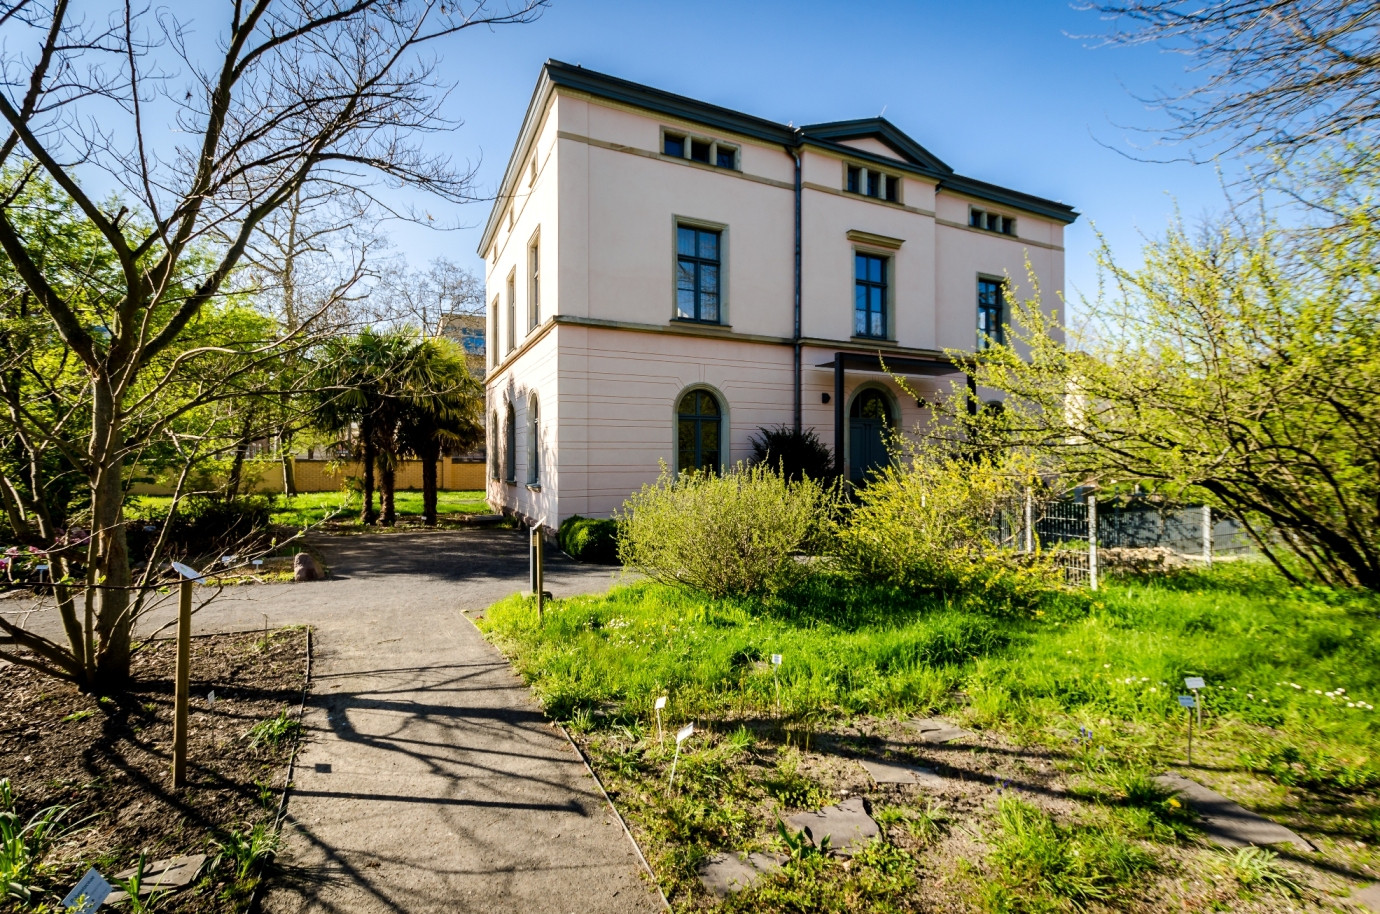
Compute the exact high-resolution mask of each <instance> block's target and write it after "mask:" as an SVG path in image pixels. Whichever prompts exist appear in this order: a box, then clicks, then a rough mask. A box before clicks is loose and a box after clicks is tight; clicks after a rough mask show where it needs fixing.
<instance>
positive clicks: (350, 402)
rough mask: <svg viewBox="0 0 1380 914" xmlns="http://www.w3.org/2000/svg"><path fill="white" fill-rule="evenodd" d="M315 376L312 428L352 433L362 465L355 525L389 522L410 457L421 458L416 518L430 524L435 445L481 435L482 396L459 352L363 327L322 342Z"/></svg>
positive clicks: (459, 443) (465, 443) (466, 443)
mask: <svg viewBox="0 0 1380 914" xmlns="http://www.w3.org/2000/svg"><path fill="white" fill-rule="evenodd" d="M318 379H319V380H318V384H317V393H316V401H317V402H316V411H315V415H316V423H317V425H318V426H320V427H321V428H323V429H324V430H326V431H331V432H336V433H340V434H342V436H344V437H349V436H350V434H351V432H356V433H357V438H356V440H357V441H358V451H359V453H360V457H361V461H362V463H363V465H364V486H363V489H364V492H363V494H364V506H363V508H362V509H361V511H360V522H361V523H364V524H373V523H375V522H378V523H381V524H383V525H384V526H392V525H393V523H394V521H395V519H396V518H395V511H394V485H395V481H396V471H397V467H398V465H399V463H400V461H401V460H402V458H403V457H404V456H406V455H409V454H411V455H414V456H416V457H418V458H419V459H420V460H421V461H422V490H423V494H422V500H423V506H424V507H423V520H424V523H426V525H427V526H434V525H435V524H436V490H437V478H436V475H437V474H436V464H437V461H438V460H439V459H440V455H441V448H442V447H443V446H446V445H450V446H456V447H470V446H473V444H474V443H476V442H477V441H479V440H481V439H482V437H483V424H482V422H481V420H480V418H479V416H480V410H481V409H482V403H483V401H482V393H481V391H480V388H479V384H478V382H477V381H475V380H474V378H473V377H471V375H470V373H469V370H468V368H467V367H466V362H465V357H464V354H463V352H461V351H460V349H459V347H457V346H455V345H454V344H453V343H451V342H450V341H448V340H436V339H427V338H419V337H417V336H413V335H411V334H407V333H387V334H379V333H375V332H374V331H372V330H365V331H363V332H361V333H360V334H359V335H358V336H354V337H338V338H336V339H333V340H331V341H330V342H329V343H328V344H327V345H326V347H325V348H324V350H323V353H322V359H321V361H320V367H319V368H318ZM376 468H377V471H378V477H379V487H378V488H379V503H380V512H379V513H376V512H375V511H374V506H373V493H374V471H375V469H376Z"/></svg>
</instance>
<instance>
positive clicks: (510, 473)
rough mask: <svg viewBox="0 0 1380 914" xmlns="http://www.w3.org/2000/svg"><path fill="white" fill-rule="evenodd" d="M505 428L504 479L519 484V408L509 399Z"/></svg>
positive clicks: (505, 414)
mask: <svg viewBox="0 0 1380 914" xmlns="http://www.w3.org/2000/svg"><path fill="white" fill-rule="evenodd" d="M503 419H504V428H503V481H504V482H505V483H507V484H508V485H510V486H514V485H517V410H516V409H515V408H514V407H513V401H512V400H509V401H507V411H506V412H505V413H504V416H503Z"/></svg>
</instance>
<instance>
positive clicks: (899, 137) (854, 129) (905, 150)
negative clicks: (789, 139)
mask: <svg viewBox="0 0 1380 914" xmlns="http://www.w3.org/2000/svg"><path fill="white" fill-rule="evenodd" d="M801 132H802V133H804V134H805V136H807V137H809V138H810V139H813V140H822V141H825V142H830V143H837V144H839V145H843V146H848V147H850V148H854V149H859V150H860V151H863V152H871V153H872V154H874V155H876V154H878V153H877V151H876V150H875V148H874V149H868V148H867V147H868V146H869V145H871V144H870V143H865V142H863V141H867V140H871V141H873V142H876V143H880V144H881V145H883V146H885V147H886V148H887V149H888V150H890V151H891V153H892V155H890V156H888V158H897V159H899V160H900V161H902V162H906V163H908V164H910V165H914V166H916V167H918V168H924V169H926V170H928V171H934V172H938V173H940V174H952V173H953V169H952V168H950V167H949V166H948V165H947V164H946V163H945V162H944V161H943V160H942V159H940V158H939V157H938V156H936V155H935V154H934V153H932V152H930V151H929V150H928V149H926V148H925V147H924V146H921V145H920V144H919V143H917V142H915V140H912V139H911V138H910V137H908V136H906V134H904V133H902V132H901V131H900V130H899V129H898V128H897V127H896V125H895V124H893V123H891V122H890V121H888V120H887V119H886V118H884V117H866V118H861V119H859V120H854V121H831V122H830V123H827V124H811V125H809V126H808V127H802V128H801Z"/></svg>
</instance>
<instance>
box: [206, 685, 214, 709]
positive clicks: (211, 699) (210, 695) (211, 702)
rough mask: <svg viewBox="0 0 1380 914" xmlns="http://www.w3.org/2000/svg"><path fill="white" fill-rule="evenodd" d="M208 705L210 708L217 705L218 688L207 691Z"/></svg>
mask: <svg viewBox="0 0 1380 914" xmlns="http://www.w3.org/2000/svg"><path fill="white" fill-rule="evenodd" d="M206 706H207V707H208V708H214V707H215V706H216V690H215V689H212V690H211V691H209V692H207V693H206Z"/></svg>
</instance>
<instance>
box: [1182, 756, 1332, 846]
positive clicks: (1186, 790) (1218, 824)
mask: <svg viewBox="0 0 1380 914" xmlns="http://www.w3.org/2000/svg"><path fill="white" fill-rule="evenodd" d="M1155 782H1156V783H1157V784H1159V785H1160V786H1162V787H1164V788H1165V789H1166V790H1169V791H1170V792H1172V793H1174V794H1176V795H1177V796H1178V797H1179V798H1180V799H1182V800H1183V801H1184V802H1185V803H1187V804H1188V807H1189V808H1190V809H1192V810H1193V811H1194V812H1196V813H1197V814H1198V815H1199V816H1201V817H1202V821H1201V822H1200V823H1199V825H1200V827H1201V828H1202V829H1203V831H1204V833H1206V834H1207V836H1208V837H1209V838H1210V839H1212V840H1213V841H1215V842H1217V843H1218V844H1220V845H1222V846H1223V847H1250V846H1253V845H1258V846H1267V845H1271V844H1289V845H1293V846H1294V847H1295V848H1297V849H1299V850H1302V851H1312V850H1313V845H1311V844H1309V843H1308V842H1307V841H1305V840H1304V839H1303V838H1301V837H1299V836H1298V835H1297V834H1295V833H1294V832H1292V831H1290V830H1289V829H1287V828H1285V827H1284V826H1283V825H1280V824H1279V823H1278V822H1272V821H1270V820H1269V819H1267V818H1265V817H1264V816H1261V815H1258V814H1256V813H1253V812H1251V811H1250V810H1249V809H1246V808H1245V807H1244V806H1241V805H1240V804H1239V803H1235V802H1233V801H1231V800H1229V799H1227V798H1226V797H1224V796H1222V795H1221V794H1220V793H1218V792H1217V791H1215V790H1212V789H1210V788H1208V787H1204V786H1203V785H1202V784H1199V783H1198V782H1197V781H1192V780H1189V779H1188V778H1186V777H1184V776H1183V775H1180V774H1174V773H1172V772H1171V773H1169V774H1162V775H1160V776H1159V777H1157V778H1155Z"/></svg>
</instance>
